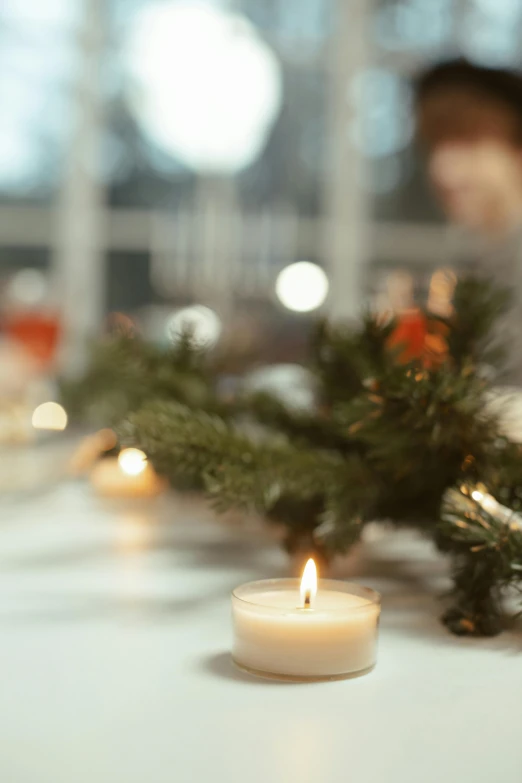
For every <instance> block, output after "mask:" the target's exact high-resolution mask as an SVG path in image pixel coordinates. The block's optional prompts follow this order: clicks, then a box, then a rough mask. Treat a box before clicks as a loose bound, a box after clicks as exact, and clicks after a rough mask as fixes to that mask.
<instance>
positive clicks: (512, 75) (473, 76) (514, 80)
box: [414, 59, 522, 134]
mask: <svg viewBox="0 0 522 783" xmlns="http://www.w3.org/2000/svg"><path fill="white" fill-rule="evenodd" d="M446 87H448V88H453V87H458V88H464V89H467V90H470V91H472V92H474V93H475V94H476V95H478V96H481V97H483V98H487V99H488V100H491V101H495V102H496V103H499V104H501V105H503V106H505V107H506V108H508V109H509V110H510V111H512V112H513V115H514V116H515V117H516V119H517V120H518V121H519V123H520V133H521V134H522V75H520V74H519V73H517V72H516V71H509V70H507V69H504V68H487V67H485V66H483V65H474V64H473V63H470V62H468V61H467V60H464V59H457V60H448V61H446V62H443V63H439V64H438V65H435V66H433V67H431V68H429V69H427V70H426V71H424V73H422V74H421V75H420V76H419V77H418V79H417V81H416V83H415V86H414V91H415V96H416V101H417V104H419V103H422V101H423V100H424V98H426V97H427V96H428V95H430V94H432V93H434V92H439V90H443V89H444V88H446Z"/></svg>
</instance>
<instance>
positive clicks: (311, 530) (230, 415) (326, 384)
mask: <svg viewBox="0 0 522 783" xmlns="http://www.w3.org/2000/svg"><path fill="white" fill-rule="evenodd" d="M506 302H507V296H506V295H505V294H504V293H503V292H499V291H497V290H495V289H494V288H493V287H492V286H491V285H490V283H488V282H487V281H479V280H472V279H468V280H462V281H461V282H460V283H459V284H458V285H457V289H456V292H455V301H454V314H453V316H452V317H451V318H450V319H447V320H446V321H444V322H443V324H442V325H443V326H444V329H445V330H446V332H445V334H446V344H447V351H446V353H445V354H444V356H443V357H442V360H440V357H438V358H437V360H436V361H434V360H433V357H430V356H429V355H422V356H419V357H417V358H416V359H415V360H413V361H410V362H408V363H401V356H400V351H398V349H397V346H395V347H392V346H393V340H392V339H391V338H392V337H393V332H394V329H395V326H396V325H395V323H393V322H391V323H388V324H382V323H379V322H377V321H376V320H375V319H374V318H372V317H371V316H368V317H366V318H365V319H364V321H363V323H362V326H361V327H360V328H359V329H358V330H356V331H354V330H353V329H348V328H346V327H343V326H340V327H339V326H332V325H328V324H327V323H323V324H321V325H320V326H319V328H318V329H317V333H316V335H315V338H314V340H313V341H312V345H311V362H310V366H311V369H312V371H313V373H314V377H315V382H316V386H317V409H316V410H315V411H313V412H308V411H296V410H294V409H291V408H289V407H288V406H286V405H284V404H283V403H282V402H281V401H280V400H278V399H276V398H274V397H273V396H272V395H269V394H265V393H263V394H255V395H248V396H245V395H241V394H240V395H236V396H235V397H234V398H232V399H228V400H223V399H221V398H220V396H219V394H218V393H217V392H216V389H217V388H218V386H217V383H216V379H215V377H213V375H212V372H211V371H209V370H208V364H206V363H205V360H204V359H203V358H202V357H201V356H197V355H194V356H193V349H192V348H191V346H190V341H189V342H186V343H185V344H184V346H183V348H182V350H181V353H177V351H178V349H176V350H175V351H174V354H173V357H174V358H173V359H169V361H170V362H171V364H170V365H169V366H170V370H169V371H168V372H166V371H165V370H164V369H163V370H162V371H161V372H160V370H159V368H160V367H163V364H162V363H163V361H165V357H163V358H162V359H161V360H160V359H159V358H158V357H157V356H156V355H155V354H154V352H152V358H151V357H150V356H149V354H148V351H147V350H145V349H144V347H143V346H141V345H139V346H138V344H135V345H134V346H130V345H125V346H124V347H125V350H126V352H127V353H126V354H125V355H126V356H127V359H126V363H123V366H124V368H125V370H126V371H125V373H124V374H123V375H122V374H121V373H120V371H119V368H117V366H116V365H117V364H118V362H116V363H114V362H112V364H111V366H112V368H113V369H112V370H111V372H113V373H114V378H113V386H112V389H113V390H114V389H115V390H117V391H119V392H124V393H125V394H126V395H127V396H126V404H125V407H124V410H121V409H120V411H119V413H120V419H122V421H121V423H120V426H119V432H120V436H121V439H122V442H123V443H125V444H129V445H134V446H138V447H139V448H142V449H143V450H144V451H145V452H146V453H147V455H148V456H149V458H150V459H151V460H152V462H153V463H154V465H155V467H156V468H157V470H158V471H159V472H161V473H163V474H165V475H167V476H168V477H169V478H170V479H171V480H172V481H173V482H174V483H176V484H179V483H180V480H182V481H183V482H190V483H192V484H193V483H199V482H202V483H204V485H205V488H206V492H207V494H208V496H209V497H210V499H211V501H212V502H213V504H214V505H215V506H216V508H217V509H219V510H225V509H228V508H231V507H241V508H245V509H249V510H252V509H255V510H256V511H258V512H261V513H262V514H264V515H265V516H266V517H267V518H268V519H270V520H274V521H277V522H278V523H280V524H282V525H283V526H284V528H285V530H286V546H287V548H288V550H289V551H296V550H301V549H303V550H305V549H306V550H308V551H309V550H311V549H312V550H314V551H315V553H316V554H317V555H319V557H324V558H328V557H331V556H332V555H333V554H335V553H338V552H345V551H347V550H348V549H349V548H350V547H351V546H352V545H353V543H354V542H355V541H356V540H357V538H358V537H359V536H360V534H361V531H362V529H363V527H364V524H365V523H366V522H369V521H374V520H391V521H393V522H394V523H396V524H398V525H404V524H408V525H411V526H414V527H417V528H420V529H421V530H422V531H424V532H425V533H426V534H428V535H430V536H431V537H432V538H433V540H434V541H435V542H436V543H437V545H438V546H439V548H440V549H441V550H442V551H446V552H449V553H450V555H451V557H452V558H453V563H454V575H455V590H454V603H453V605H452V607H451V609H450V610H449V611H448V612H446V614H445V615H444V618H443V619H444V622H445V623H446V625H447V626H448V627H449V628H450V630H452V631H453V632H455V633H468V634H476V635H480V634H492V633H496V632H498V631H499V630H500V628H501V603H500V596H501V593H502V592H503V590H504V589H505V588H506V587H507V586H508V585H513V584H516V583H517V582H518V580H519V577H520V573H521V562H522V561H521V558H522V533H521V532H520V530H519V529H518V528H514V527H513V525H512V524H511V523H506V522H505V519H504V517H505V512H499V509H502V508H503V507H502V506H496V507H493V506H492V505H491V504H490V506H489V508H488V509H485V508H483V507H482V506H480V504H478V503H476V502H475V500H474V499H473V496H472V493H473V492H474V491H475V492H477V491H479V490H473V489H470V488H472V487H473V486H475V485H476V483H477V482H480V481H482V482H484V484H485V485H486V486H487V487H488V492H491V493H492V494H493V495H495V496H496V497H498V499H499V500H500V501H501V502H502V503H504V504H506V505H508V506H510V507H513V508H518V507H520V504H521V501H522V470H521V467H520V466H521V465H522V463H521V461H520V456H521V455H520V448H519V447H518V446H517V445H516V444H514V443H511V442H510V441H509V440H508V439H507V438H506V437H505V436H504V435H503V433H502V432H501V429H500V426H499V422H498V420H497V416H496V415H495V414H493V413H492V411H491V409H490V406H488V392H489V391H490V389H489V384H488V381H487V380H486V379H485V378H484V377H482V375H481V374H480V373H479V369H480V368H481V367H482V365H483V364H484V362H486V361H491V357H492V356H493V351H492V342H493V341H492V339H491V335H493V334H494V325H495V321H496V319H497V318H498V316H499V314H500V313H501V312H502V310H503V308H504V307H505V305H506ZM434 320H435V319H434V318H433V317H432V321H434ZM439 320H441V319H439ZM441 323H442V322H441ZM493 347H494V348H495V350H496V347H495V346H493ZM134 351H138V353H140V352H142V351H143V357H142V358H140V361H139V362H138V365H139V369H136V367H135V366H134V363H133V361H131V362H130V367H129V359H128V353H129V352H130V353H131V354H133V352H134ZM497 353H498V352H497ZM115 370H116V372H114V371H115ZM98 373H99V365H98ZM94 375H96V373H94ZM109 375H110V373H109ZM138 376H139V378H138ZM93 380H94V377H93V376H92V375H91V385H92V384H93ZM138 380H139V383H138V384H137V388H136V389H132V390H131V389H130V388H129V386H130V384H131V383H132V384H133V383H134V382H135V381H138ZM98 381H99V385H98V386H96V383H94V386H95V388H97V389H98V391H99V396H100V398H102V399H105V398H106V396H107V395H106V390H105V389H104V385H105V382H101V381H100V378H98ZM192 384H194V386H193V387H192V386H191V385H192ZM191 388H193V389H194V390H195V391H192V390H191ZM121 414H124V415H121ZM463 487H464V490H463V489H462V488H463ZM465 488H467V489H465ZM469 503H471V504H472V505H471V506H469Z"/></svg>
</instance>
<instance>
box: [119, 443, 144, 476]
mask: <svg viewBox="0 0 522 783" xmlns="http://www.w3.org/2000/svg"><path fill="white" fill-rule="evenodd" d="M118 462H119V465H120V468H121V469H122V471H123V472H124V473H126V474H127V475H128V476H138V475H139V474H140V473H143V471H144V470H145V468H146V466H147V456H146V454H144V453H143V451H140V449H123V451H121V452H120V455H119V457H118Z"/></svg>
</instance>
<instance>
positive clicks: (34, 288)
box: [7, 269, 47, 307]
mask: <svg viewBox="0 0 522 783" xmlns="http://www.w3.org/2000/svg"><path fill="white" fill-rule="evenodd" d="M46 293H47V282H46V278H45V275H44V273H43V272H40V270H39V269H21V270H20V272H17V273H16V274H14V275H13V277H12V278H11V280H10V281H9V285H8V287H7V296H8V299H9V300H10V301H11V302H13V303H15V304H19V305H25V306H26V307H31V306H34V305H37V304H40V303H41V302H43V300H44V299H45V296H46Z"/></svg>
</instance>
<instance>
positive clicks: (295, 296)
mask: <svg viewBox="0 0 522 783" xmlns="http://www.w3.org/2000/svg"><path fill="white" fill-rule="evenodd" d="M328 289H329V283H328V278H327V276H326V272H325V271H324V270H323V269H321V267H320V266H317V264H312V263H311V261H297V262H296V263H295V264H290V266H287V267H285V269H283V271H282V272H280V273H279V275H278V278H277V281H276V294H277V296H278V298H279V300H280V301H281V303H282V304H284V306H285V307H287V308H288V309H289V310H295V312H298V313H308V312H310V311H311V310H316V309H317V308H318V307H320V306H321V305H322V304H323V302H324V301H325V299H326V297H327V296H328Z"/></svg>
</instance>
